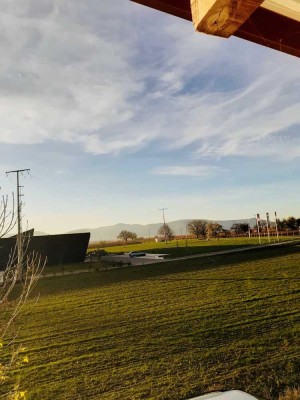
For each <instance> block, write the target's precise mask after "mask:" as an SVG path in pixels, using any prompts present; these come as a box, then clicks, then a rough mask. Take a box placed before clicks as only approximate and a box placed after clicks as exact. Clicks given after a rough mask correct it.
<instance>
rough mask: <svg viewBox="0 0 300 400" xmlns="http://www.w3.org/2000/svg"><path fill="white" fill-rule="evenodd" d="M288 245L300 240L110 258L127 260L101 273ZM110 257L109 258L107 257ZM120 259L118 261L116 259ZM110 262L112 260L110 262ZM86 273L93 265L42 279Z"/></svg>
mask: <svg viewBox="0 0 300 400" xmlns="http://www.w3.org/2000/svg"><path fill="white" fill-rule="evenodd" d="M286 245H300V239H297V240H290V241H287V242H281V243H270V244H266V245H257V246H249V247H242V248H239V249H230V250H221V251H213V252H210V253H202V254H193V255H191V256H185V257H177V258H166V259H161V258H156V259H154V258H152V259H147V258H146V257H132V258H131V257H129V256H128V255H127V256H126V255H124V256H109V257H110V258H112V259H113V261H115V262H118V261H119V262H120V259H121V258H123V259H125V263H124V265H122V266H115V267H113V266H107V267H104V268H101V270H100V271H107V270H112V269H119V268H128V267H129V266H133V265H136V266H139V265H147V264H154V263H156V264H157V263H168V262H173V261H182V260H189V259H194V258H205V257H212V256H219V255H223V254H232V253H241V252H244V251H253V250H257V249H260V250H261V249H264V248H272V247H284V246H286ZM105 257H108V256H105ZM116 257H118V260H117V259H116ZM109 261H110V262H111V261H112V260H109ZM129 261H133V262H132V263H131V265H128V263H129ZM84 272H93V264H92V265H91V268H89V269H87V268H85V269H77V270H74V271H72V272H71V271H65V272H55V273H54V272H51V273H47V274H42V275H41V278H49V277H55V276H64V275H72V274H81V273H84Z"/></svg>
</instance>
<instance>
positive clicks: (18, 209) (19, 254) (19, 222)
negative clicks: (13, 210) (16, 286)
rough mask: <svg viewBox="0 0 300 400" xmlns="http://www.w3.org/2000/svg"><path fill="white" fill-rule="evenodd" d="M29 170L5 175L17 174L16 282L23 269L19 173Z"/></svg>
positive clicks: (26, 170) (20, 277)
mask: <svg viewBox="0 0 300 400" xmlns="http://www.w3.org/2000/svg"><path fill="white" fill-rule="evenodd" d="M29 171H30V169H29V168H26V169H17V170H15V171H7V172H6V175H8V174H17V224H18V234H17V250H18V267H17V271H18V273H17V280H19V281H21V280H22V278H23V271H22V270H23V268H22V261H23V243H22V216H21V207H22V202H21V196H23V195H22V194H21V190H20V189H21V186H20V176H19V175H20V173H21V174H22V172H28V173H29Z"/></svg>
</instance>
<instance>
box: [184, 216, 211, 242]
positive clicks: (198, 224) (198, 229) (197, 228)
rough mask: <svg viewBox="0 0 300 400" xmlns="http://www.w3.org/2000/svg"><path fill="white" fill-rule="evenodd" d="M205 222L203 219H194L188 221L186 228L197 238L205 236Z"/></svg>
mask: <svg viewBox="0 0 300 400" xmlns="http://www.w3.org/2000/svg"><path fill="white" fill-rule="evenodd" d="M206 224H207V221H205V220H204V219H194V220H193V221H191V222H189V223H188V225H187V229H188V231H189V233H190V234H191V235H193V236H194V237H196V238H197V239H199V238H200V237H205V235H206Z"/></svg>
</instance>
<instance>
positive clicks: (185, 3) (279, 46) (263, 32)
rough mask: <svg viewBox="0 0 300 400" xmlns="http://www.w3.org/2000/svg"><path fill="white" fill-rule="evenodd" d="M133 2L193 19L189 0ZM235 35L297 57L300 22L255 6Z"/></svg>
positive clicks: (299, 50)
mask: <svg viewBox="0 0 300 400" xmlns="http://www.w3.org/2000/svg"><path fill="white" fill-rule="evenodd" d="M131 1H133V2H135V3H139V4H142V5H144V6H148V7H151V8H154V9H156V10H159V11H162V12H165V13H168V14H171V15H174V16H177V17H179V18H183V19H185V20H188V21H192V13H191V5H190V0H131ZM234 36H237V37H239V38H242V39H245V40H248V41H250V42H253V43H257V44H260V45H262V46H266V47H269V48H271V49H275V50H278V51H281V52H284V53H287V54H290V55H293V56H296V57H300V23H299V22H298V21H295V20H293V19H291V18H288V17H286V16H284V15H280V14H277V13H275V12H273V11H270V10H267V9H266V8H262V7H258V8H257V9H256V10H255V11H254V12H253V14H252V15H251V16H250V18H249V19H248V20H247V21H245V22H244V24H243V25H241V26H240V27H239V28H238V29H237V30H236V32H235V33H234Z"/></svg>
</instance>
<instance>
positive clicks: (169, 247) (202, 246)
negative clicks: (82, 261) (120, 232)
mask: <svg viewBox="0 0 300 400" xmlns="http://www.w3.org/2000/svg"><path fill="white" fill-rule="evenodd" d="M275 239H276V237H272V238H271V243H274V241H275ZM294 239H299V236H280V237H279V241H287V240H294ZM261 243H262V244H268V243H269V241H268V238H267V237H265V236H263V237H261ZM186 244H187V245H186ZM258 244H259V243H258V238H257V237H251V238H250V239H249V238H248V237H242V238H220V239H211V240H209V241H207V240H198V239H188V241H187V243H186V241H185V240H172V241H170V242H168V243H164V242H158V243H156V242H145V243H139V244H131V243H128V244H124V245H122V246H112V247H105V248H104V250H105V251H107V252H109V253H122V252H130V251H147V252H148V253H157V252H158V253H166V254H169V256H170V257H183V256H187V255H192V254H200V253H206V252H213V251H218V250H225V249H226V250H227V249H228V250H229V249H234V248H241V247H247V246H255V245H258ZM100 249H101V247H99V248H98V247H93V248H89V251H90V252H92V251H95V250H100Z"/></svg>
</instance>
